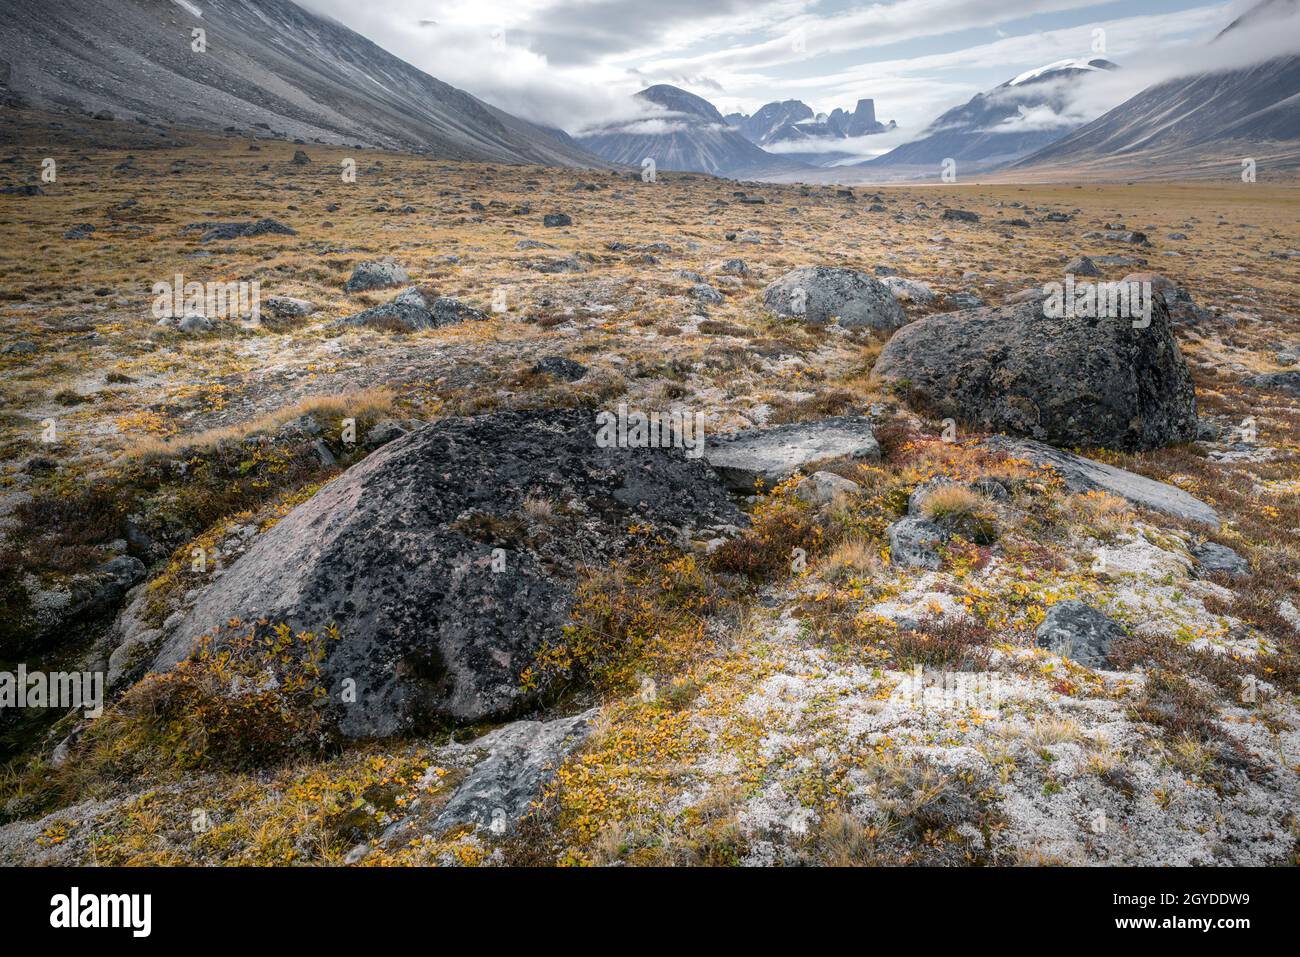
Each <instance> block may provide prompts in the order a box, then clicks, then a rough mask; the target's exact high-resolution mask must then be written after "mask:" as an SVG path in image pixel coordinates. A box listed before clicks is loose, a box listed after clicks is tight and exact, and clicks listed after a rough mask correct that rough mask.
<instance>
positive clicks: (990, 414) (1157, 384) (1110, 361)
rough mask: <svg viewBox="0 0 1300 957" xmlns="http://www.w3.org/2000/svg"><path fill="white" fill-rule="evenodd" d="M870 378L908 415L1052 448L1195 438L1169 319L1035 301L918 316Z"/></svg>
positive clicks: (1192, 403)
mask: <svg viewBox="0 0 1300 957" xmlns="http://www.w3.org/2000/svg"><path fill="white" fill-rule="evenodd" d="M874 375H875V376H876V377H877V378H878V379H880V380H882V381H884V382H887V383H892V384H894V385H895V386H897V388H898V389H899V391H900V392H901V393H902V394H903V395H904V396H905V398H906V400H907V401H908V403H909V404H910V405H912V406H914V407H915V408H917V409H919V410H922V411H925V412H928V413H931V414H933V415H935V416H936V417H940V418H949V417H951V418H953V419H956V420H957V421H959V422H964V423H967V424H969V425H971V426H972V427H974V428H978V429H981V430H984V431H990V432H1010V433H1014V434H1017V435H1025V436H1029V437H1032V438H1036V439H1041V440H1043V441H1045V442H1050V443H1052V444H1054V445H1063V446H1073V445H1085V446H1104V447H1107V448H1118V449H1126V450H1136V449H1150V448H1155V447H1157V446H1161V445H1165V444H1168V443H1170V442H1185V441H1191V440H1192V439H1194V438H1195V437H1196V400H1195V393H1194V390H1193V388H1192V380H1191V375H1190V374H1189V372H1188V370H1187V364H1186V362H1185V361H1184V360H1183V356H1182V353H1181V352H1180V351H1179V349H1178V343H1177V342H1176V341H1175V340H1174V336H1173V331H1172V328H1171V326H1170V321H1169V313H1168V310H1167V309H1166V308H1165V306H1164V303H1163V301H1162V300H1161V299H1159V298H1155V299H1153V301H1152V309H1151V319H1150V324H1149V325H1147V326H1145V327H1143V328H1134V326H1133V321H1132V320H1130V319H1126V318H1115V319H1097V318H1092V319H1089V318H1082V317H1067V316H1063V317H1061V318H1051V317H1049V316H1046V315H1045V314H1044V312H1043V304H1042V302H1025V303H1020V304H1016V305H1007V306H997V307H992V308H985V309H971V310H968V311H963V312H960V313H942V314H938V315H930V316H926V317H924V318H922V319H918V320H916V321H915V322H912V323H910V324H909V325H907V326H905V327H903V328H902V329H900V330H899V331H898V332H896V333H895V334H894V336H893V338H891V339H890V340H889V342H888V343H886V344H885V348H884V349H883V350H882V351H881V354H880V358H879V359H878V360H877V361H876V365H875V369H874Z"/></svg>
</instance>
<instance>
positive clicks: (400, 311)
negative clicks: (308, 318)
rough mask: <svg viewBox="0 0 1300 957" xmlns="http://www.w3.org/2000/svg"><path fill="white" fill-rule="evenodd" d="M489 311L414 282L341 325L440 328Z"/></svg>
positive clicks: (478, 317)
mask: <svg viewBox="0 0 1300 957" xmlns="http://www.w3.org/2000/svg"><path fill="white" fill-rule="evenodd" d="M487 318H488V315H487V313H485V312H482V311H481V310H479V309H475V308H474V307H473V306H470V305H467V304H466V303H463V302H461V301H460V300H459V299H452V298H450V297H448V296H434V295H432V294H431V293H425V292H424V291H423V290H421V289H420V288H419V287H417V286H412V287H411V288H410V289H406V290H404V291H403V292H401V293H399V294H398V295H397V297H396V298H394V299H393V300H392V301H391V302H386V303H384V304H383V305H382V306H375V307H374V308H373V309H366V310H364V311H363V312H358V313H357V314H356V315H352V316H345V317H344V318H342V319H340V320H338V324H339V325H345V326H373V327H376V328H379V329H393V328H396V329H404V330H408V331H410V332H419V331H421V330H424V329H440V328H442V327H443V326H450V325H455V324H456V323H459V322H467V321H480V320H483V319H487Z"/></svg>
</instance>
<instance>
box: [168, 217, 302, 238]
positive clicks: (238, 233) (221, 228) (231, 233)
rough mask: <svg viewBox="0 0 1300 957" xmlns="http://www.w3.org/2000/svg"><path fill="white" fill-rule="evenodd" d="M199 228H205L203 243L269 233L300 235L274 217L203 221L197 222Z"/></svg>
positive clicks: (202, 236)
mask: <svg viewBox="0 0 1300 957" xmlns="http://www.w3.org/2000/svg"><path fill="white" fill-rule="evenodd" d="M191 228H193V227H191ZM197 228H199V229H202V230H203V234H202V235H201V236H200V237H199V242H203V243H210V242H212V241H213V240H214V239H243V238H245V237H248V236H262V235H265V234H267V233H272V234H275V235H279V236H297V235H298V233H297V232H296V231H295V230H293V229H290V228H289V227H288V226H286V225H284V224H283V223H278V222H276V221H275V220H274V219H259V220H258V221H257V222H255V223H205V224H204V223H201V224H197Z"/></svg>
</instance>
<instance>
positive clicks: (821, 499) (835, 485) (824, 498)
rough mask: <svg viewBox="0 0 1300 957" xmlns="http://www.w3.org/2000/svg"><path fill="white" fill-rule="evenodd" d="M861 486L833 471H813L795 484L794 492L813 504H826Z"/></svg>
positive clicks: (858, 490)
mask: <svg viewBox="0 0 1300 957" xmlns="http://www.w3.org/2000/svg"><path fill="white" fill-rule="evenodd" d="M860 491H862V486H861V485H859V484H858V483H857V482H853V481H850V480H849V479H846V478H845V477H844V476H842V475H836V474H835V473H834V472H814V473H813V474H812V475H809V476H808V477H807V478H805V479H804V480H803V481H801V482H800V483H799V484H798V485H796V486H795V490H794V494H795V495H796V496H797V497H798V498H800V499H802V500H803V501H805V502H810V503H812V504H813V505H826V504H829V503H830V502H833V501H834V500H835V498H836V497H837V496H839V495H852V494H854V493H855V492H860Z"/></svg>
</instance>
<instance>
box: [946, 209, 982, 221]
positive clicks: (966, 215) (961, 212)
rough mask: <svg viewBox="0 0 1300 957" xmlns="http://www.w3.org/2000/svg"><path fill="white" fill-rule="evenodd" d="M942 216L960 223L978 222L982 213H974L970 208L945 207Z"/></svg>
mask: <svg viewBox="0 0 1300 957" xmlns="http://www.w3.org/2000/svg"><path fill="white" fill-rule="evenodd" d="M942 218H944V219H948V220H954V221H956V222H960V223H978V222H979V221H980V214H979V213H972V212H971V211H970V210H969V209H945V210H944V211H943V217H942Z"/></svg>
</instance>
